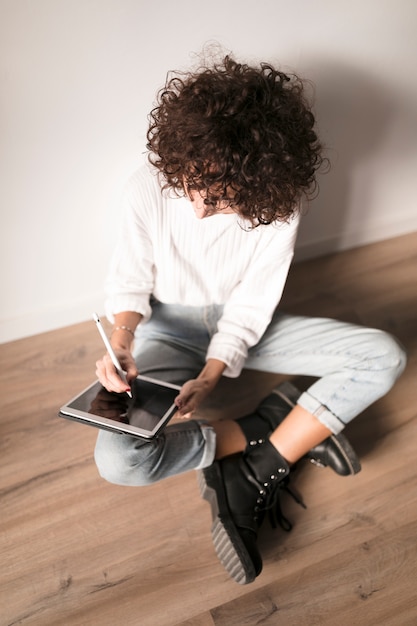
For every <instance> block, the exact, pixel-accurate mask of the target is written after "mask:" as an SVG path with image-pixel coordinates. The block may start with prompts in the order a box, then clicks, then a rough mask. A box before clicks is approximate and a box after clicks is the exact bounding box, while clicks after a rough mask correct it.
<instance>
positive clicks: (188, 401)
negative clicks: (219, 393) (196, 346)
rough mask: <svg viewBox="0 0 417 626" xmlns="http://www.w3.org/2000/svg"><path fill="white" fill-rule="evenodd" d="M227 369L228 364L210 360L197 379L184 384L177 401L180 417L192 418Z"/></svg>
mask: <svg viewBox="0 0 417 626" xmlns="http://www.w3.org/2000/svg"><path fill="white" fill-rule="evenodd" d="M225 368H226V364H225V363H223V362H222V361H218V360H216V359H209V360H208V361H207V363H206V366H205V367H204V369H203V370H202V371H201V373H200V374H199V376H198V377H197V378H195V379H192V380H188V381H187V382H186V383H184V385H183V386H182V388H181V391H180V392H179V394H178V396H177V397H176V399H175V404H176V405H177V407H178V412H179V414H180V417H182V418H184V419H189V418H190V417H192V413H193V411H195V410H196V409H197V408H198V407H199V406H200V404H201V403H202V402H203V400H204V399H205V398H206V397H207V396H208V395H209V394H210V393H211V392H212V391H213V389H214V388H215V386H216V385H217V383H218V381H219V380H220V378H221V375H222V373H223V371H224V369H225Z"/></svg>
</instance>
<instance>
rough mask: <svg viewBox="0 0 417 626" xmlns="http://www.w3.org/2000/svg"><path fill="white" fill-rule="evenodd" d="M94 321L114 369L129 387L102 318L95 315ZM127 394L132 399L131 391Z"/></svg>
mask: <svg viewBox="0 0 417 626" xmlns="http://www.w3.org/2000/svg"><path fill="white" fill-rule="evenodd" d="M93 319H94V321H95V323H96V324H97V328H98V332H99V333H100V335H101V338H102V340H103V342H104V345H105V346H106V350H107V352H108V353H109V354H110V358H111V360H112V362H113V365H114V367H115V368H116V369H117V373H118V375H119V376H120V378H121V379H122V381H123V382H124V383H126V385H128V384H129V383H128V382H127V380H126V376H125V373H124V371H123V370H122V366H121V365H120V363H119V360H118V358H117V356H116V355H115V353H114V351H113V348H112V347H111V344H110V341H109V340H108V339H107V335H106V333H105V332H104V328H103V326H102V324H101V322H100V318H99V316H98V315H97V313H93ZM126 393H127V395H128V396H129V398H131V397H132V394H131V392H130V391H126Z"/></svg>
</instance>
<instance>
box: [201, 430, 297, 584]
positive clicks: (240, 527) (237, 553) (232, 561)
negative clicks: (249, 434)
mask: <svg viewBox="0 0 417 626" xmlns="http://www.w3.org/2000/svg"><path fill="white" fill-rule="evenodd" d="M289 471H290V468H289V466H288V463H287V462H286V460H285V459H284V458H283V457H282V456H281V455H280V454H279V452H278V451H277V450H276V449H275V447H274V446H273V445H272V444H271V443H270V441H269V440H268V439H259V440H257V441H252V442H251V443H250V444H249V445H248V447H247V449H246V450H245V452H243V453H241V454H236V455H232V456H228V457H225V458H224V459H222V460H220V461H215V462H214V463H213V464H212V465H211V466H210V467H207V468H205V469H203V470H199V472H198V480H199V485H200V491H201V495H202V497H203V498H204V499H205V500H207V501H208V502H209V504H210V506H211V512H212V520H213V523H212V538H213V543H214V548H215V550H216V553H217V556H218V557H219V559H220V561H221V563H222V564H223V566H224V568H225V569H226V571H227V572H228V574H229V575H230V576H231V577H232V578H233V579H234V580H235V581H236V582H237V583H240V584H242V585H244V584H248V583H251V582H252V581H253V580H254V579H255V578H256V576H258V575H259V574H260V572H261V570H262V558H261V555H260V552H259V549H258V547H257V538H258V530H259V527H260V525H261V523H262V521H263V518H264V516H265V513H266V512H267V511H268V510H275V509H277V510H278V516H279V517H280V515H279V511H280V508H279V490H280V489H282V488H283V487H284V486H285V484H286V479H287V477H288V474H289ZM282 521H283V525H284V527H285V525H286V524H288V522H287V521H286V520H285V518H282ZM287 529H289V528H287Z"/></svg>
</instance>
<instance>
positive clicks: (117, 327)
mask: <svg viewBox="0 0 417 626" xmlns="http://www.w3.org/2000/svg"><path fill="white" fill-rule="evenodd" d="M116 330H126V331H127V332H128V333H130V334H131V335H132V337H134V336H135V333H134V332H133V330H132V329H131V328H129V326H116V328H113V330H112V333H111V334H113V333H115V332H116Z"/></svg>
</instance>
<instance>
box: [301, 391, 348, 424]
mask: <svg viewBox="0 0 417 626" xmlns="http://www.w3.org/2000/svg"><path fill="white" fill-rule="evenodd" d="M297 404H299V405H300V406H301V407H302V408H303V409H305V410H306V411H308V412H309V413H311V414H312V415H314V417H316V418H317V419H318V420H319V422H320V423H321V424H323V425H324V426H326V428H328V429H329V430H331V431H332V433H333V434H334V435H337V434H338V433H340V432H341V431H342V430H343V429H344V427H345V424H344V422H342V421H341V420H340V419H339V418H338V417H337V416H336V415H335V414H334V413H332V412H331V411H330V410H329V409H328V408H327V406H325V405H324V404H322V403H321V402H319V401H318V400H316V398H313V396H311V395H310V394H309V393H308V392H307V391H305V392H304V393H302V394H301V396H300V397H299V398H298V400H297Z"/></svg>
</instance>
